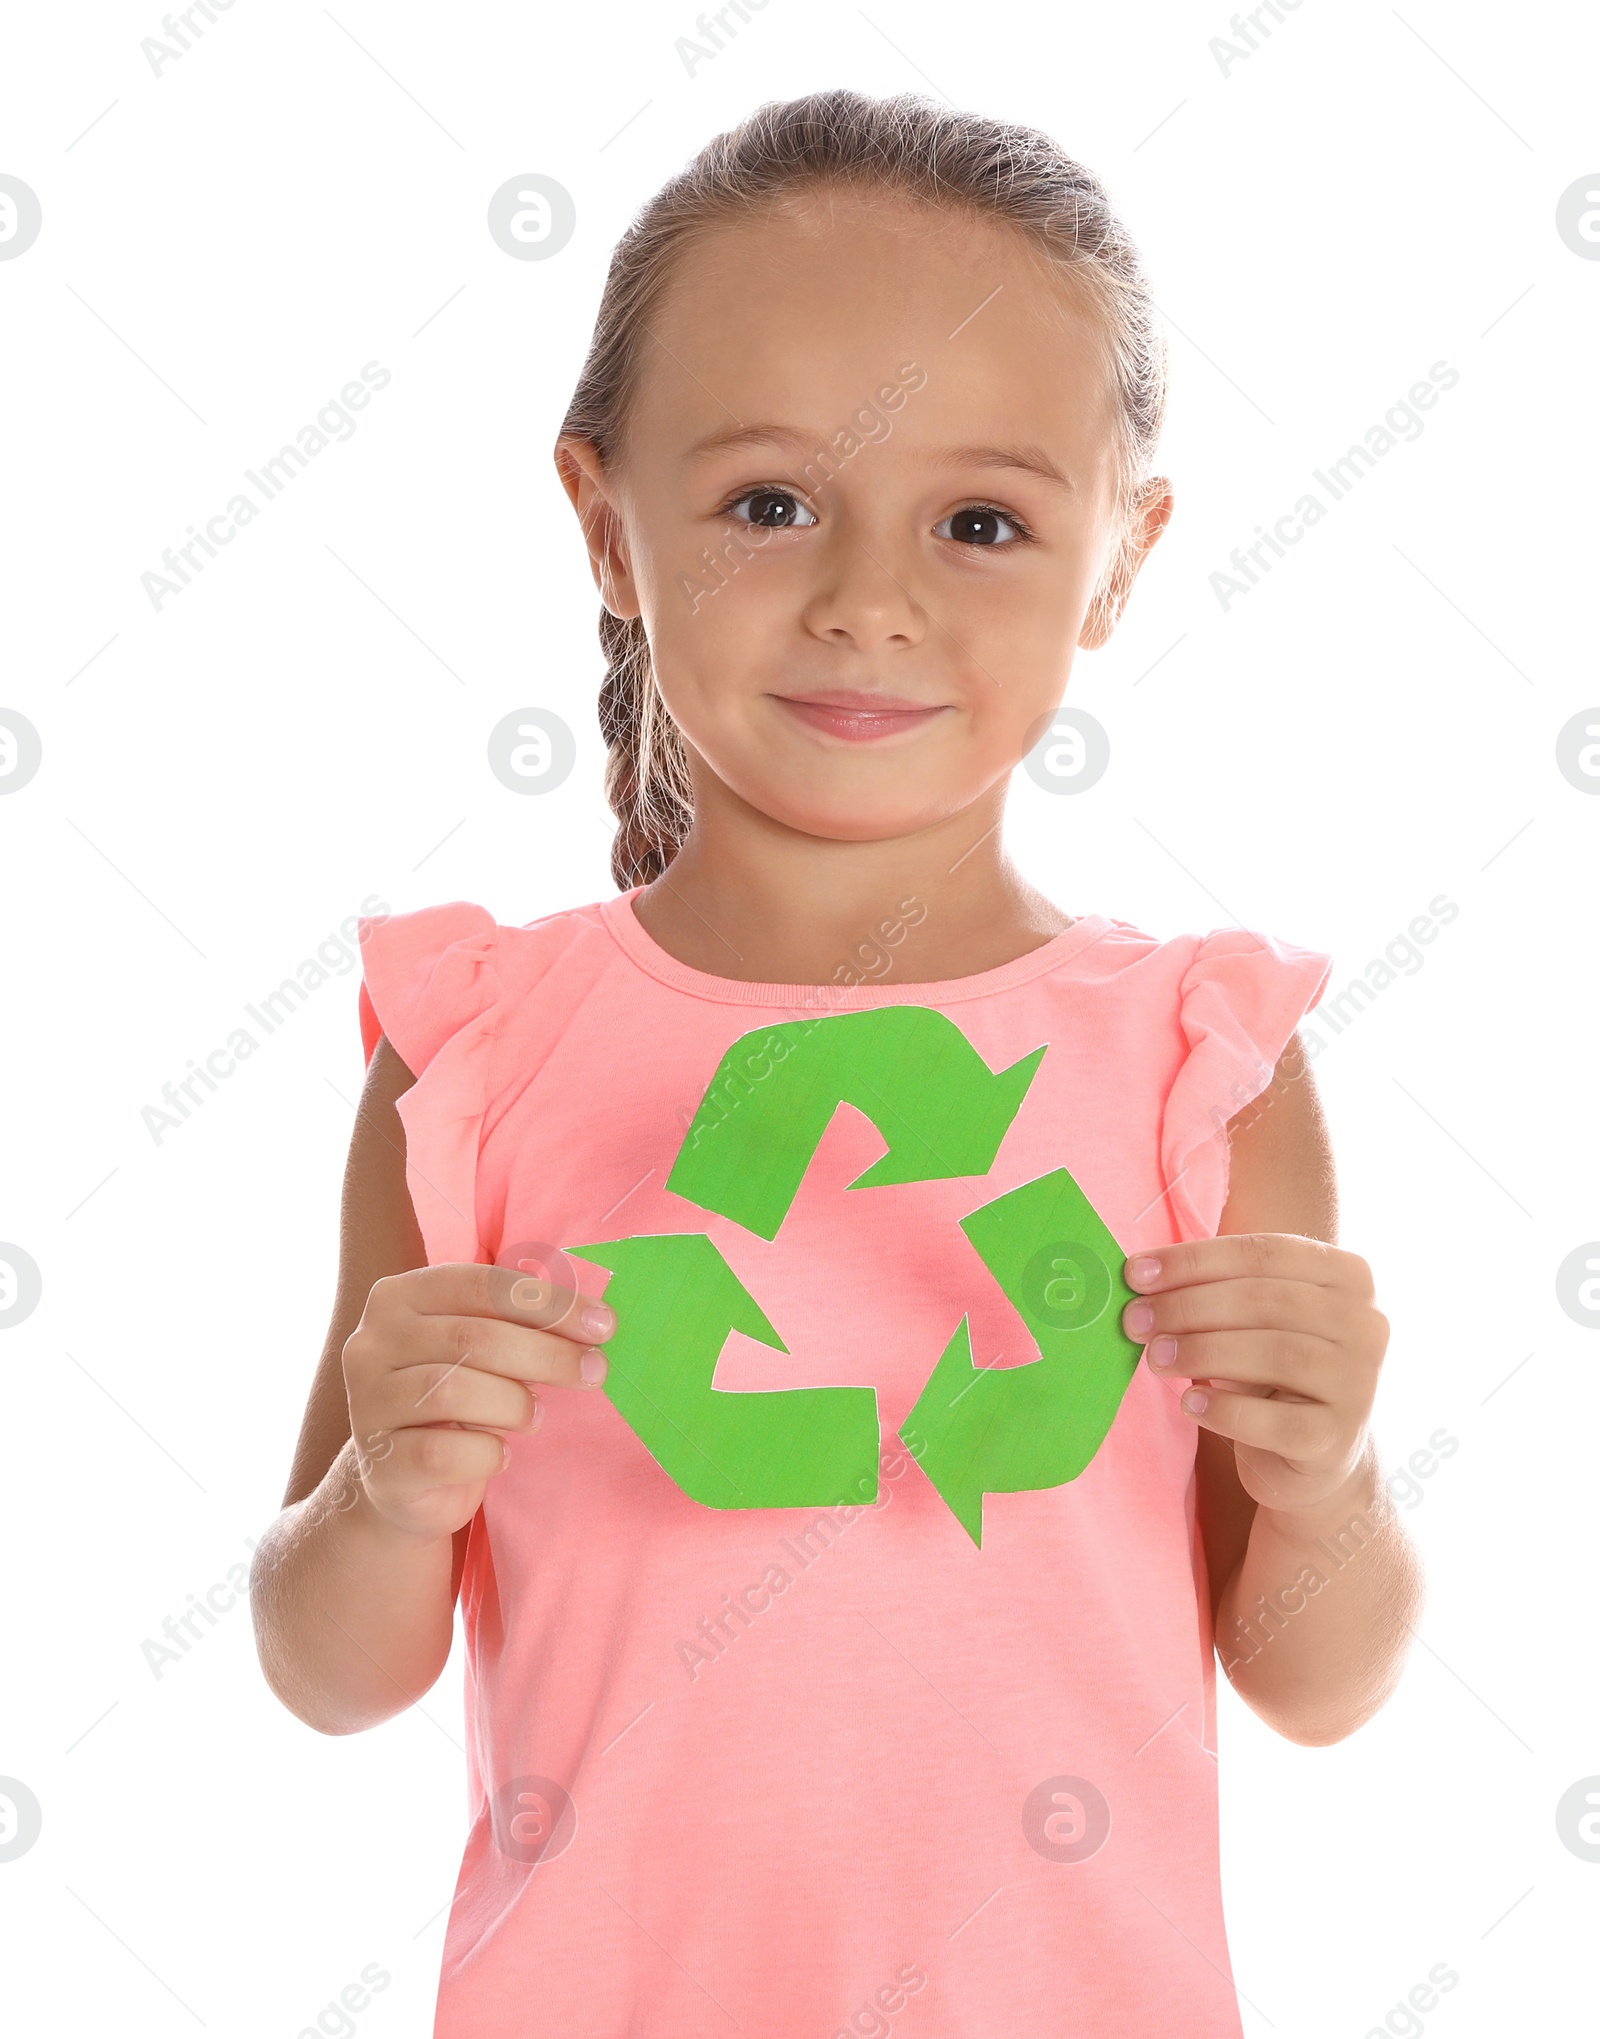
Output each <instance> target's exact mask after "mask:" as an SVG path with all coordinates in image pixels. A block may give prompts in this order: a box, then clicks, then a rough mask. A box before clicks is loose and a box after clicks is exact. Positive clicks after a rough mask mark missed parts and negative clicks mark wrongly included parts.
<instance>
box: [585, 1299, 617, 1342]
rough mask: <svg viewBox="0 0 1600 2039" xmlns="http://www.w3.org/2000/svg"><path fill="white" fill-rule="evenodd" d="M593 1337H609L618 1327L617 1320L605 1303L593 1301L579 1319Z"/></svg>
mask: <svg viewBox="0 0 1600 2039" xmlns="http://www.w3.org/2000/svg"><path fill="white" fill-rule="evenodd" d="M578 1322H579V1323H580V1324H581V1325H582V1327H583V1329H584V1330H585V1331H587V1332H588V1334H589V1336H590V1337H591V1338H609V1337H610V1336H611V1334H612V1332H613V1331H615V1330H616V1328H617V1320H616V1317H615V1315H614V1314H613V1312H612V1311H610V1310H608V1309H607V1308H606V1306H605V1304H604V1303H591V1304H590V1305H589V1307H588V1308H587V1309H586V1310H585V1311H584V1313H583V1315H582V1316H581V1317H580V1318H579V1319H578Z"/></svg>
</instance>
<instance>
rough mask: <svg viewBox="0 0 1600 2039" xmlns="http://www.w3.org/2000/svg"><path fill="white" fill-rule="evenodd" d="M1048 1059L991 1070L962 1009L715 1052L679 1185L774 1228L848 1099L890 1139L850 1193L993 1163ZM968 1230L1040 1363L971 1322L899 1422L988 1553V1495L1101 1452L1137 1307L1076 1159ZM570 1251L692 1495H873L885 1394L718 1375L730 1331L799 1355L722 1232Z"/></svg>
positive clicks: (755, 1502) (651, 1444)
mask: <svg viewBox="0 0 1600 2039" xmlns="http://www.w3.org/2000/svg"><path fill="white" fill-rule="evenodd" d="M1044 1053H1045V1050H1044V1048H1042V1047H1041V1048H1036V1049H1035V1050H1034V1051H1033V1053H1032V1054H1031V1055H1026V1056H1024V1057H1023V1058H1022V1060H1021V1061H1019V1062H1014V1063H1013V1064H1012V1065H1011V1067H1010V1068H1009V1069H1000V1070H991V1069H990V1068H989V1066H988V1065H987V1063H985V1061H984V1060H983V1058H982V1056H981V1055H979V1054H978V1052H977V1050H976V1049H975V1048H973V1046H972V1045H971V1043H970V1042H969V1041H968V1040H967V1038H966V1036H965V1035H964V1034H963V1033H962V1032H961V1030H960V1028H959V1027H957V1026H956V1025H955V1024H954V1022H953V1021H951V1020H949V1019H947V1018H946V1017H945V1015H944V1014H943V1013H940V1012H937V1011H935V1010H933V1009H932V1008H931V1007H927V1006H916V1005H898V1006H879V1007H875V1008H871V1009H869V1010H866V1011H861V1012H848V1013H835V1014H831V1015H829V1016H828V1017H826V1018H823V1019H820V1020H797V1021H793V1022H788V1023H784V1024H781V1025H777V1026H772V1027H763V1028H757V1029H756V1030H755V1031H754V1032H752V1033H747V1034H744V1035H742V1036H741V1037H740V1038H739V1039H738V1040H737V1041H735V1042H734V1044H733V1046H732V1047H731V1048H730V1049H729V1050H728V1052H727V1054H726V1055H725V1056H724V1057H723V1058H722V1061H721V1063H720V1064H719V1065H718V1068H717V1072H716V1074H715V1076H714V1077H713V1078H712V1080H711V1083H710V1085H709V1086H708V1088H707V1090H706V1094H705V1096H704V1097H703V1098H702V1100H701V1102H700V1106H699V1109H698V1110H697V1112H696V1113H695V1116H694V1119H693V1121H692V1122H691V1124H690V1126H689V1129H688V1131H687V1133H686V1134H685V1136H684V1140H683V1144H682V1146H681V1147H680V1148H679V1150H678V1156H677V1159H676V1160H675V1161H674V1163H673V1166H672V1170H671V1172H670V1174H669V1175H668V1177H667V1187H668V1189H670V1190H674V1191H676V1192H677V1194H678V1195H680V1196H682V1197H685V1198H686V1199H688V1201H690V1202H691V1203H694V1204H697V1205H698V1206H699V1207H700V1208H701V1209H702V1210H705V1211H712V1212H715V1213H716V1214H717V1215H719V1216H720V1217H724V1218H730V1219H732V1220H733V1221H734V1222H735V1223H736V1224H739V1225H742V1226H744V1227H745V1228H746V1230H748V1231H751V1232H753V1233H755V1234H756V1235H757V1236H758V1237H760V1238H762V1239H768V1240H770V1239H773V1238H775V1237H776V1236H777V1232H778V1228H779V1226H780V1225H781V1224H782V1223H783V1220H784V1217H785V1215H786V1214H787V1212H788V1210H789V1206H790V1205H791V1203H792V1202H793V1201H794V1198H795V1194H796V1192H797V1191H798V1190H799V1187H800V1183H801V1180H802V1178H803V1177H804V1175H805V1171H806V1169H807V1167H808V1166H809V1165H810V1162H811V1158H812V1156H813V1155H814V1154H815V1152H816V1150H817V1147H818V1144H819V1143H820V1141H821V1139H822V1135H823V1133H824V1132H825V1131H826V1129H827V1126H828V1123H829V1121H830V1120H831V1119H832V1117H833V1114H834V1112H835V1110H836V1109H837V1107H838V1106H839V1105H840V1104H841V1103H846V1104H851V1105H854V1106H855V1107H856V1109H857V1110H858V1111H860V1112H862V1113H863V1114H865V1116H866V1117H867V1118H869V1119H870V1120H871V1121H872V1123H873V1124H874V1126H876V1127H877V1129H878V1131H879V1133H880V1134H881V1135H882V1136H883V1138H884V1140H885V1141H886V1142H887V1145H888V1151H887V1152H886V1153H885V1154H883V1155H882V1156H881V1157H880V1158H879V1159H878V1160H877V1161H875V1162H874V1163H873V1164H872V1166H871V1167H870V1168H868V1169H867V1170H866V1171H865V1173H864V1174H862V1175H860V1176H858V1177H857V1178H856V1180H855V1181H854V1182H852V1183H851V1184H850V1185H849V1187H850V1189H852V1190H856V1189H869V1188H875V1187H880V1186H883V1185H887V1184H894V1183H908V1182H928V1181H933V1180H935V1179H939V1178H945V1177H956V1176H984V1175H987V1174H988V1172H989V1170H990V1169H991V1168H992V1167H993V1166H994V1160H995V1156H996V1154H997V1153H998V1152H999V1148H1000V1142H1001V1140H1002V1139H1003V1138H1004V1136H1005V1133H1006V1129H1007V1127H1008V1126H1009V1125H1010V1124H1011V1122H1012V1120H1013V1119H1014V1118H1015V1117H1016V1115H1017V1111H1018V1109H1019V1108H1020V1106H1021V1104H1022V1101H1023V1098H1024V1097H1025V1096H1026V1095H1027V1091H1028V1086H1029V1085H1030V1084H1031V1083H1032V1081H1033V1077H1034V1074H1035V1072H1036V1070H1037V1069H1038V1067H1039V1063H1040V1061H1041V1060H1042V1058H1043V1056H1044ZM961 1229H962V1231H963V1232H964V1233H965V1234H966V1236H967V1238H968V1239H969V1240H970V1241H971V1243H972V1245H973V1247H974V1248H975V1249H976V1251H977V1253H978V1256H979V1258H980V1259H981V1260H982V1261H983V1263H984V1265H985V1266H986V1267H987V1268H988V1270H989V1272H990V1273H991V1274H992V1275H993V1277H994V1279H995V1281H996V1282H997V1283H998V1284H999V1286H1000V1288H1001V1290H1002V1292H1003V1293H1004V1294H1005V1296H1006V1297H1007V1298H1008V1299H1009V1301H1010V1302H1011V1303H1012V1305H1013V1306H1014V1307H1015V1309H1016V1310H1017V1312H1018V1314H1019V1316H1020V1317H1021V1318H1022V1321H1023V1323H1024V1324H1025V1325H1026V1326H1027V1328H1028V1331H1029V1332H1030V1334H1031V1335H1032V1338H1033V1340H1034V1343H1035V1345H1036V1346H1037V1348H1038V1352H1039V1357H1038V1359H1037V1360H1035V1361H1029V1362H1025V1363H1024V1364H1022V1365H1020V1366H1011V1367H980V1366H978V1365H976V1364H975V1362H974V1360H973V1356H972V1341H971V1336H970V1334H969V1331H968V1320H967V1318H966V1317H963V1318H962V1320H961V1323H960V1325H959V1326H958V1327H957V1329H956V1332H955V1335H954V1336H953V1337H952V1338H951V1340H950V1342H949V1344H948V1345H947V1346H946V1347H945V1349H944V1352H943V1354H942V1355H941V1356H940V1358H939V1361H938V1364H937V1365H936V1366H935V1367H934V1369H933V1371H932V1373H931V1374H930V1375H929V1377H928V1381H927V1384H926V1385H925V1387H924V1388H923V1390H922V1393H921V1395H920V1396H919V1397H918V1399H917V1402H916V1404H915V1406H914V1407H913V1408H912V1410H911V1412H910V1414H909V1416H908V1417H907V1418H906V1421H905V1422H904V1424H902V1426H901V1428H900V1433H899V1434H900V1437H901V1439H902V1441H903V1442H904V1443H905V1445H906V1448H907V1449H908V1450H909V1451H910V1452H911V1454H912V1456H913V1457H914V1458H915V1459H916V1460H917V1463H918V1464H919V1465H920V1466H921V1467H922V1470H923V1471H924V1473H926V1474H927V1476H928V1478H929V1480H930V1481H931V1482H932V1483H933V1485H934V1487H935V1488H936V1489H937V1490H938V1492H939V1494H940V1495H941V1496H942V1497H943V1499H944V1501H945V1503H946V1505H947V1506H948V1507H949V1508H950V1510H951V1511H952V1513H953V1514H954V1515H955V1516H956V1518H957V1520H958V1521H959V1522H960V1523H961V1525H962V1527H963V1528H964V1529H965V1530H966V1532H967V1534H968V1535H969V1536H970V1537H971V1538H972V1540H973V1542H974V1543H975V1544H978V1545H980V1546H981V1544H982V1541H983V1497H984V1495H985V1494H986V1493H990V1494H994V1493H1004V1494H1012V1493H1018V1492H1021V1491H1023V1490H1026V1489H1034V1488H1041V1487H1059V1486H1062V1485H1064V1484H1065V1483H1066V1482H1067V1481H1068V1480H1073V1479H1076V1478H1077V1476H1078V1474H1079V1473H1081V1472H1082V1471H1083V1469H1084V1467H1085V1466H1087V1465H1088V1463H1089V1461H1090V1460H1091V1459H1092V1458H1093V1457H1094V1454H1095V1452H1096V1451H1097V1450H1098V1449H1099V1447H1100V1443H1101V1440H1102V1439H1103V1438H1104V1437H1105V1434H1106V1432H1107V1431H1108V1430H1109V1429H1110V1427H1111V1422H1112V1419H1113V1417H1114V1416H1115V1415H1116V1413H1117V1409H1118V1407H1119V1406H1120V1404H1121V1401H1122V1397H1123V1394H1124V1393H1125V1391H1126V1389H1127V1386H1128V1383H1129V1381H1130V1380H1131V1379H1132V1377H1133V1372H1134V1368H1135V1366H1136V1364H1137V1362H1138V1357H1139V1347H1138V1345H1137V1344H1135V1343H1134V1341H1133V1340H1131V1339H1130V1338H1128V1337H1127V1336H1126V1334H1125V1333H1124V1332H1123V1330H1122V1325H1121V1316H1122V1309H1123V1306H1124V1305H1125V1304H1126V1303H1128V1302H1131V1301H1132V1300H1133V1291H1132V1290H1131V1289H1130V1288H1128V1287H1127V1285H1126V1284H1125V1283H1124V1281H1123V1280H1122V1275H1121V1268H1122V1261H1123V1255H1122V1251H1121V1248H1120V1247H1119V1246H1118V1245H1117V1242H1116V1240H1115V1239H1114V1238H1113V1237H1112V1236H1111V1234H1110V1232H1109V1231H1108V1230H1107V1229H1106V1227H1105V1225H1104V1224H1103V1223H1102V1221H1101V1219H1100V1217H1099V1214H1098V1213H1097V1212H1096V1211H1095V1209H1094V1207H1093V1205H1092V1204H1091V1203H1090V1202H1089V1200H1088V1198H1087V1197H1086V1196H1085V1195H1084V1194H1083V1192H1082V1190H1080V1189H1079V1187H1078V1185H1077V1184H1076V1183H1075V1182H1074V1181H1073V1179H1072V1177H1071V1176H1070V1175H1069V1174H1068V1172H1067V1170H1066V1169H1065V1168H1056V1169H1052V1170H1051V1171H1050V1172H1049V1173H1048V1174H1046V1175H1041V1176H1039V1177H1037V1178H1036V1179H1035V1180H1034V1181H1032V1182H1025V1183H1022V1184H1021V1185H1020V1186H1019V1187H1018V1188H1016V1189H1013V1190H1008V1191H1007V1192H1006V1194H1005V1195H1003V1196H1000V1197H997V1198H995V1199H994V1201H993V1202H992V1203H987V1204H984V1205H983V1206H982V1207H981V1208H980V1209H978V1210H975V1211H973V1212H971V1213H970V1214H969V1215H968V1216H967V1217H965V1218H963V1219H962V1220H961ZM569 1251H571V1252H572V1253H573V1254H574V1255H576V1257H577V1258H579V1259H581V1260H591V1261H593V1262H595V1264H596V1265H597V1266H600V1267H604V1268H609V1269H610V1271H611V1277H612V1278H611V1281H610V1283H609V1284H608V1286H607V1290H606V1299H607V1301H608V1302H610V1303H611V1304H612V1306H613V1307H614V1308H615V1310H616V1313H617V1326H618V1328H617V1330H616V1332H615V1334H614V1335H613V1337H612V1338H611V1340H610V1342H609V1344H608V1345H607V1347H606V1351H607V1355H608V1358H609V1361H610V1368H609V1371H608V1373H607V1377H606V1383H605V1392H606V1394H607V1395H608V1396H609V1397H610V1399H611V1401H612V1403H613V1404H614V1405H615V1407H616V1409H617V1410H618V1412H619V1414H620V1415H621V1416H622V1417H623V1419H624V1421H625V1422H626V1423H627V1424H628V1425H629V1427H630V1428H631V1429H632V1430H633V1431H634V1432H635V1433H636V1435H637V1436H638V1437H639V1439H640V1441H641V1442H642V1443H643V1444H644V1446H645V1447H646V1449H647V1450H648V1451H649V1452H650V1454H651V1456H652V1457H653V1458H655V1459H656V1460H657V1462H658V1463H659V1464H660V1465H661V1466H662V1467H663V1468H664V1470H665V1471H666V1472H667V1473H668V1474H669V1475H670V1476H671V1477H672V1479H674V1480H675V1481H676V1482H677V1483H678V1485H679V1486H680V1487H681V1488H682V1489H683V1491H684V1492H685V1493H686V1494H688V1495H689V1496H690V1497H691V1498H692V1499H694V1500H696V1501H699V1502H702V1503H703V1504H704V1505H705V1506H707V1507H709V1508H802V1507H805V1508H810V1507H820V1508H825V1507H835V1506H838V1505H840V1504H843V1503H862V1502H866V1501H870V1500H872V1499H873V1498H874V1497H875V1496H876V1493H877V1484H878V1398H877V1391H876V1389H874V1388H870V1387H849V1388H831V1387H830V1388H781V1389H771V1390H766V1391H760V1392H756V1393H738V1392H733V1391H729V1390H727V1389H721V1388H714V1387H713V1386H712V1384H711V1383H712V1376H713V1374H714V1373H715V1371H716V1366H717V1361H718V1358H719V1357H720V1355H721V1352H722V1348H723V1345H724V1343H725V1342H726V1340H727V1337H728V1334H729V1332H730V1331H735V1330H737V1331H742V1332H744V1333H745V1334H746V1335H747V1336H749V1337H751V1338H754V1339H757V1340H759V1341H760V1342H761V1343H762V1344H763V1345H770V1346H772V1347H773V1348H774V1349H775V1350H776V1351H778V1352H787V1350H788V1347H787V1346H786V1345H785V1344H784V1342H783V1340H782V1339H781V1338H780V1337H779V1336H778V1334H777V1332H776V1331H775V1330H774V1329H773V1327H772V1325H771V1324H770V1323H768V1321H767V1319H766V1317H765V1316H764V1315H763V1313H762V1311H761V1309H760V1307H759V1306H758V1304H757V1303H756V1300H755V1298H754V1297H753V1296H752V1295H751V1294H750V1292H749V1290H748V1289H746V1288H745V1287H744V1285H743V1283H742V1282H741V1281H740V1280H739V1278H738V1276H737V1275H736V1274H735V1273H734V1271H733V1269H732V1268H731V1267H730V1266H729V1265H728V1263H727V1261H726V1260H725V1259H724V1258H723V1257H722V1255H721V1253H720V1252H719V1251H718V1250H717V1247H716V1245H715V1243H714V1242H713V1241H712V1240H711V1238H710V1237H709V1236H708V1235H707V1234H705V1233H703V1232H675V1233H663V1234H657V1235H653V1236H646V1237H635V1238H629V1239H606V1240H600V1241H598V1242H596V1243H595V1244H592V1245H588V1246H574V1247H571V1248H570V1249H569Z"/></svg>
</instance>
